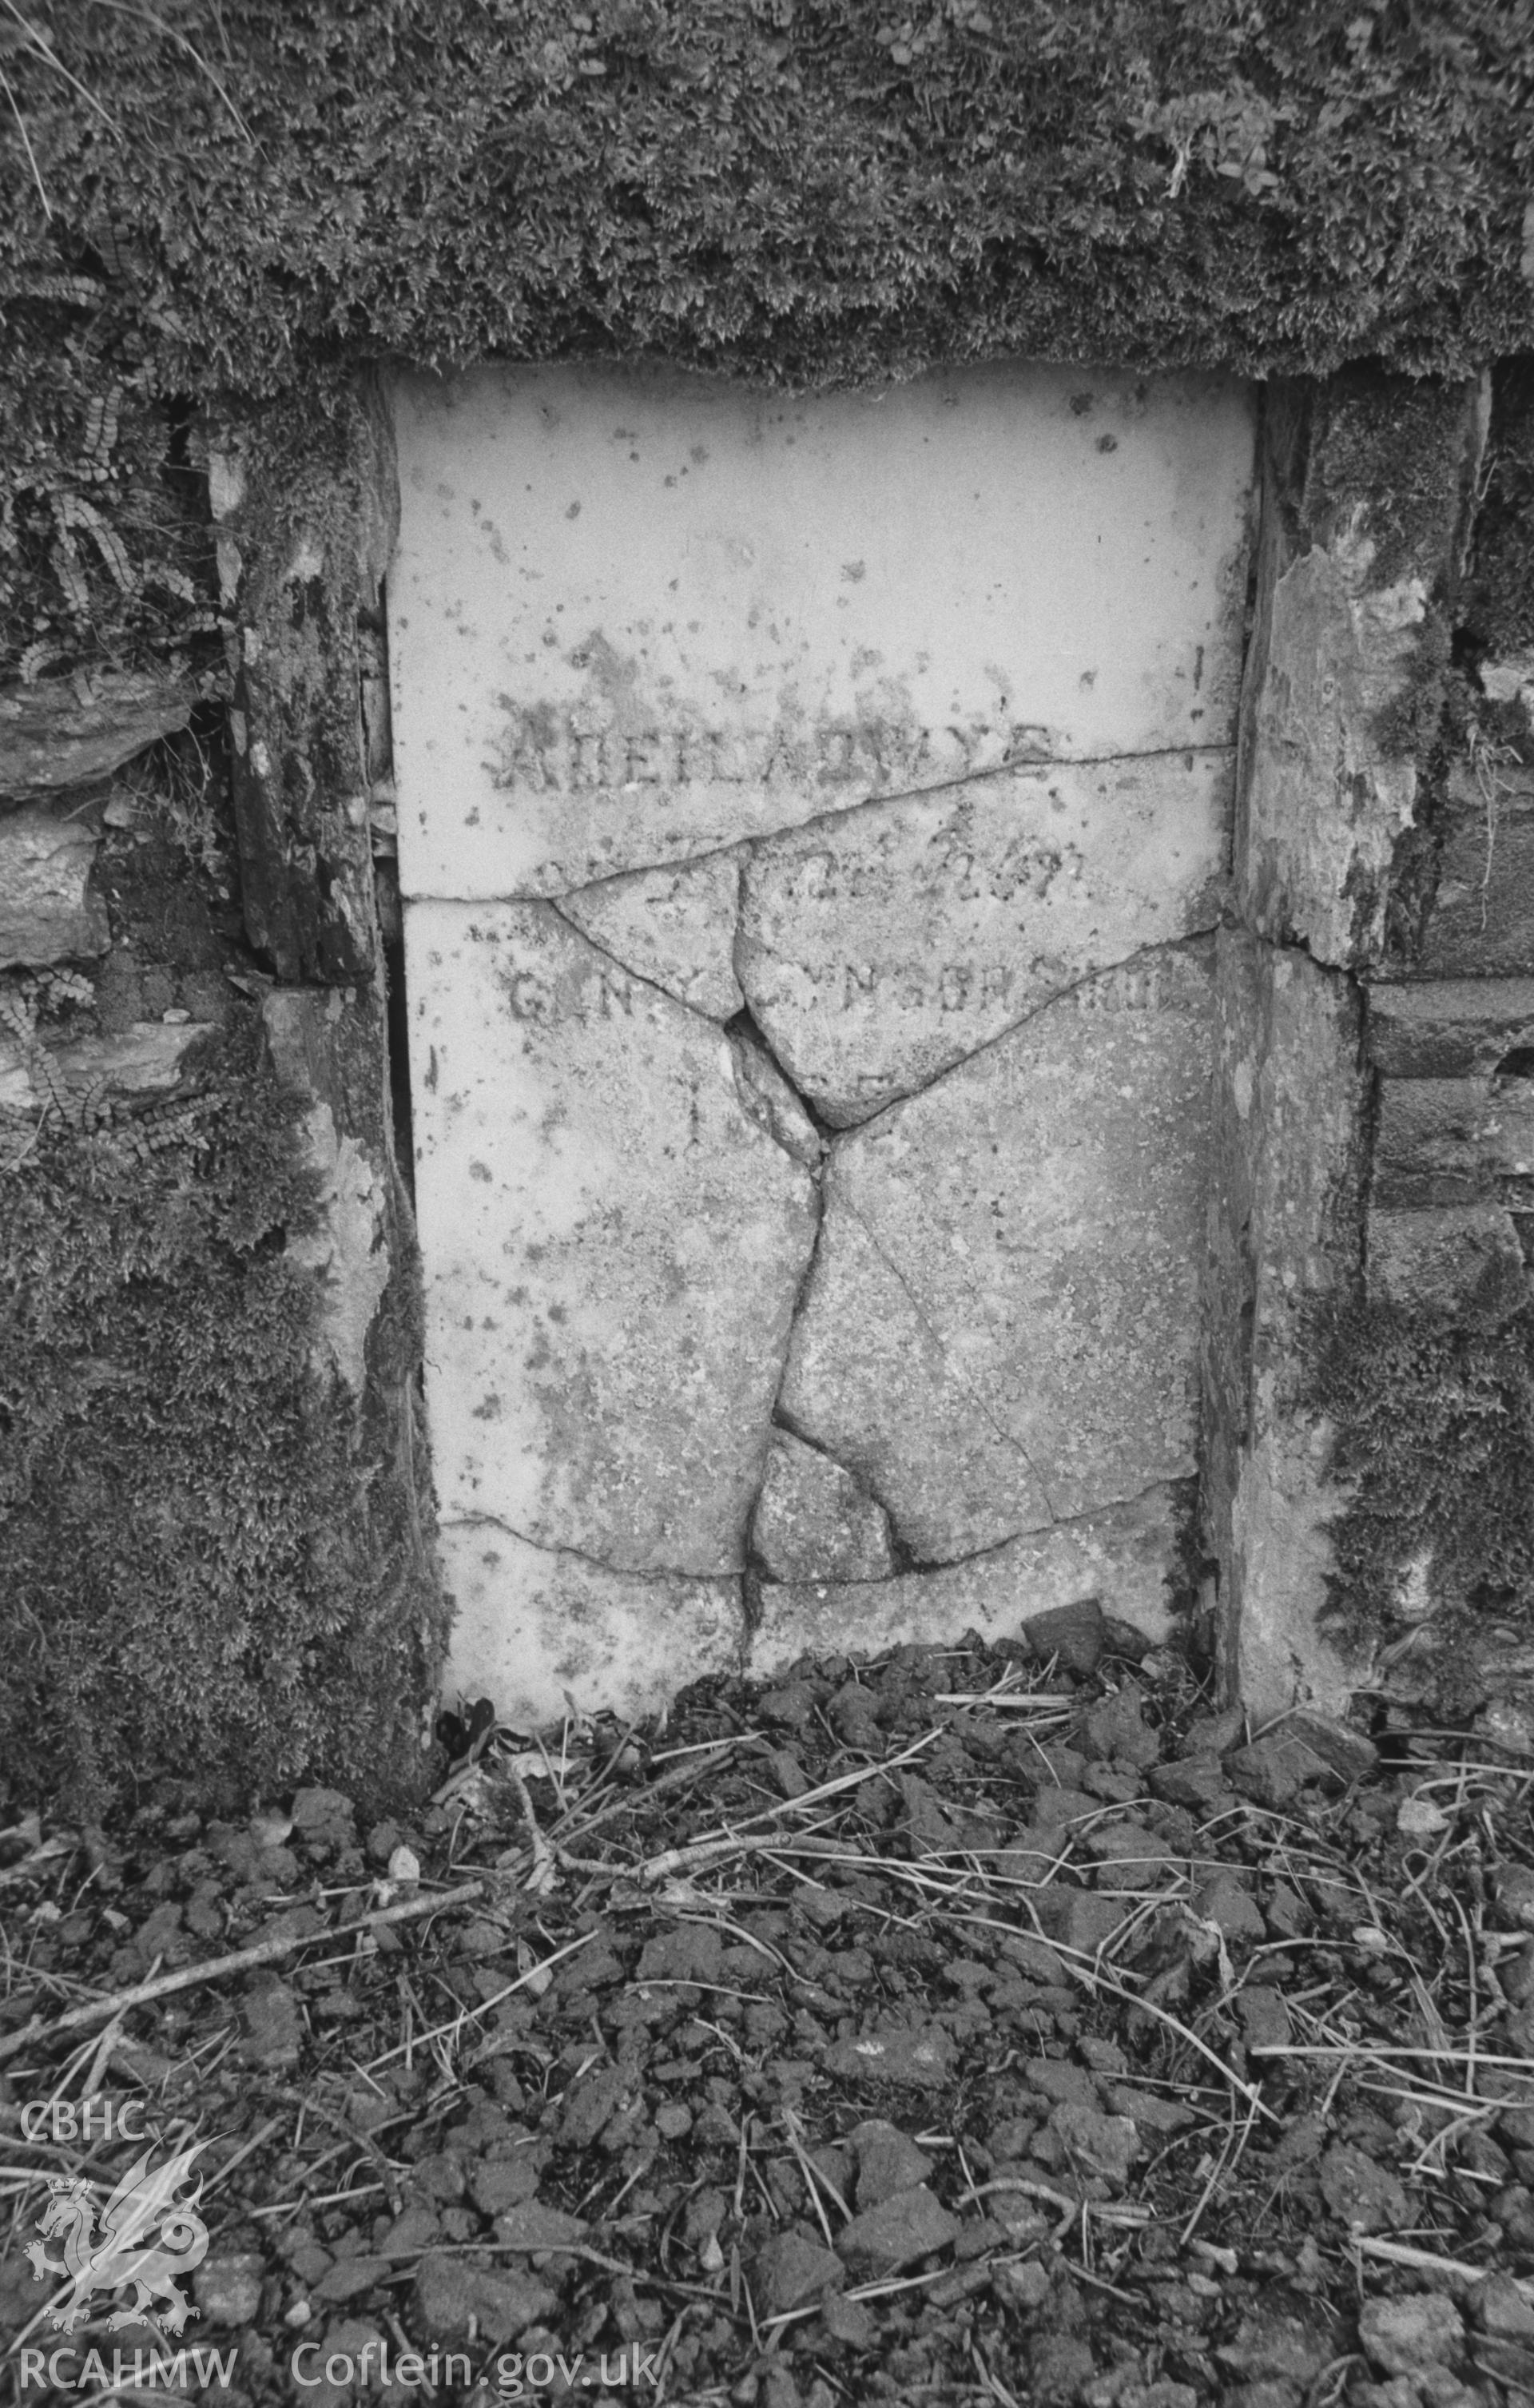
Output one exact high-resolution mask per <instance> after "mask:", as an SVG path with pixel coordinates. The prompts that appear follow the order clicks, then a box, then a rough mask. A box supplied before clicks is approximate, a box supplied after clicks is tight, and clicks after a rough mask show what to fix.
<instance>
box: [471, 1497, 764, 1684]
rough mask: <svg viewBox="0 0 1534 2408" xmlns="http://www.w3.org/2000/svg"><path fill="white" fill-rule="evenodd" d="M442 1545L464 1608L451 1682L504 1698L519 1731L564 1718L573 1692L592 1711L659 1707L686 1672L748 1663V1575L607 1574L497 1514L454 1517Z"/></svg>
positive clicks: (697, 1676) (698, 1674)
mask: <svg viewBox="0 0 1534 2408" xmlns="http://www.w3.org/2000/svg"><path fill="white" fill-rule="evenodd" d="M438 1547H439V1554H440V1558H441V1566H442V1580H443V1585H444V1587H445V1588H446V1589H447V1591H448V1593H449V1595H450V1596H451V1597H452V1599H453V1602H454V1603H455V1605H456V1607H457V1618H456V1621H455V1622H454V1625H453V1630H452V1656H451V1661H450V1665H449V1680H450V1684H451V1686H452V1687H453V1688H455V1689H457V1690H459V1691H461V1692H462V1693H463V1694H464V1695H465V1696H466V1697H471V1698H477V1697H492V1698H494V1699H495V1703H496V1706H497V1708H498V1710H499V1712H500V1713H501V1715H502V1717H503V1718H504V1719H505V1720H507V1721H509V1722H511V1723H513V1724H515V1725H516V1726H517V1727H520V1728H521V1729H523V1730H533V1729H535V1728H537V1727H538V1725H539V1724H540V1723H546V1722H548V1721H550V1720H552V1719H553V1718H554V1717H556V1716H558V1715H559V1714H561V1713H563V1712H564V1711H565V1709H566V1704H567V1702H568V1698H567V1694H566V1693H568V1695H573V1696H574V1697H575V1698H576V1699H578V1700H579V1702H580V1703H581V1706H582V1707H584V1708H586V1709H588V1710H589V1709H592V1708H595V1707H596V1706H606V1707H608V1708H609V1709H610V1710H611V1711H612V1712H613V1713H617V1714H622V1715H624V1716H627V1715H633V1714H641V1713H653V1712H654V1711H655V1709H656V1708H657V1707H658V1706H660V1705H661V1704H663V1703H664V1701H665V1700H666V1699H667V1697H668V1696H670V1695H671V1694H672V1693H673V1692H674V1690H675V1689H676V1687H677V1684H678V1681H679V1678H680V1677H681V1668H682V1667H685V1677H686V1678H687V1679H689V1680H702V1679H703V1678H704V1677H705V1675H706V1674H708V1673H710V1672H723V1671H725V1670H730V1669H732V1668H734V1667H735V1666H736V1665H738V1663H739V1661H740V1656H741V1652H742V1649H743V1648H744V1645H745V1638H746V1632H745V1617H744V1613H743V1610H742V1605H741V1598H740V1584H739V1582H738V1580H689V1579H684V1578H681V1577H680V1576H677V1577H673V1578H667V1577H666V1576H665V1575H655V1574H651V1575H649V1576H646V1575H644V1574H640V1573H634V1572H615V1571H609V1570H608V1569H607V1567H606V1566H605V1565H602V1564H595V1563H591V1562H588V1561H587V1560H586V1559H585V1558H584V1557H583V1556H581V1555H572V1554H569V1553H567V1552H564V1551H561V1550H558V1549H552V1548H544V1547H534V1546H529V1545H528V1544H527V1542H526V1541H525V1540H523V1539H519V1538H516V1537H514V1536H513V1535H512V1533H511V1532H509V1531H508V1530H505V1529H503V1528H502V1527H500V1526H499V1525H498V1524H497V1523H495V1522H489V1521H481V1522H446V1523H444V1525H443V1527H442V1530H441V1533H440V1538H439V1541H438Z"/></svg>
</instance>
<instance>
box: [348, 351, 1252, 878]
mask: <svg viewBox="0 0 1534 2408" xmlns="http://www.w3.org/2000/svg"><path fill="white" fill-rule="evenodd" d="M394 423H395V432H396V438H397V443H398V452H399V466H400V495H401V523H400V539H399V548H398V552H397V555H396V559H395V563H394V569H393V572H392V573H391V576H390V580H389V612H390V640H389V652H390V662H391V673H392V676H393V680H394V710H393V723H394V758H395V768H396V776H397V780H398V785H399V796H400V805H399V862H400V877H401V883H402V887H403V890H404V892H405V893H406V894H407V895H411V896H421V895H428V894H431V895H438V896H460V897H463V898H466V899H473V898H479V897H489V896H511V895H519V896H531V895H542V896H547V895H553V894H559V893H563V892H565V891H566V890H567V889H569V888H572V887H579V886H584V885H586V884H587V883H589V882H592V881H594V880H598V879H606V878H609V877H614V876H617V875H619V874H621V873H624V872H627V871H634V870H640V869H647V868H652V867H656V866H657V865H659V864H664V863H671V862H677V861H683V860H688V859H691V858H693V857H695V856H696V855H697V854H699V853H707V852H711V851H713V850H715V849H717V848H718V847H720V846H722V845H729V844H732V843H735V842H737V841H738V840H739V839H742V838H746V837H751V836H756V835H763V834H767V833H771V832H772V831H774V830H777V829H781V828H784V827H792V826H796V825H798V824H801V823H803V822H804V821H805V820H807V819H810V818H812V817H814V816H816V815H817V814H819V813H822V812H824V811H825V810H835V809H837V808H839V807H842V806H845V805H848V804H856V803H861V802H864V801H866V800H867V799H868V798H869V797H870V796H876V795H894V794H901V793H909V792H915V791H921V790H925V789H927V788H931V787H935V786H941V785H945V784H949V783H952V782H953V781H954V780H955V779H961V778H968V777H974V776H976V775H978V774H981V773H983V772H985V771H988V770H991V769H996V768H1000V767H1003V766H1004V765H1005V764H1007V763H1008V762H1010V761H1011V762H1015V761H1018V760H1025V759H1033V760H1038V759H1049V758H1063V759H1070V758H1074V759H1090V758H1098V757H1103V756H1107V755H1111V754H1121V753H1151V752H1162V751H1168V750H1179V749H1182V748H1184V747H1186V746H1190V745H1192V746H1203V745H1211V744H1213V745H1221V744H1226V743H1228V742H1229V741H1230V740H1231V738H1232V736H1233V734H1234V713H1235V704H1236V695H1237V681H1238V678H1239V674H1240V648H1241V610H1242V601H1243V597H1244V594H1245V581H1246V572H1245V556H1246V550H1247V540H1248V514H1249V489H1250V484H1251V478H1252V471H1253V448H1254V442H1253V406H1252V400H1251V395H1250V394H1249V393H1248V392H1247V391H1246V390H1244V389H1243V388H1242V387H1241V386H1240V384H1238V383H1236V382H1235V381H1233V380H1226V379H1224V378H1216V377H1209V376H1201V375H1186V376H1166V377H1158V378H1154V379H1146V378H1143V377H1140V376H1137V375H1136V374H1134V373H1133V372H1132V371H1129V370H1117V369H1114V370H1103V369H1096V368H1095V369H1091V370H1088V369H1083V368H1065V367H1054V366H1040V365H1038V364H1030V363H1025V362H1019V361H1011V362H1002V363H993V364H991V365H989V366H973V367H967V368H962V369H953V370H946V371H942V372H939V373H936V374H932V375H928V376H925V377H920V378H917V379H914V380H911V381H910V382H908V383H905V384H901V385H896V386H894V387H892V388H889V389H886V390H884V391H882V392H877V393H875V392H862V393H842V394H819V395H809V396H799V397H792V396H789V395H784V394H762V393H757V392H753V391H749V390H746V389H744V388H742V387H740V386H738V385H736V384H732V383H730V382H728V381H726V380H724V379H710V378H703V377H697V376H690V375H686V374H684V373H681V372H679V371H676V370H672V369H669V368H663V367H658V366H655V367H645V366H627V367H624V368H613V367H608V366H597V365H595V364H588V365H582V366H543V367H528V366H484V367H480V368H476V369H474V370H471V371H469V372H468V373H466V374H464V375H460V376H455V377H452V378H447V379H443V378H437V377H429V376H424V375H408V376H404V377H401V378H400V379H398V380H396V382H395V385H394Z"/></svg>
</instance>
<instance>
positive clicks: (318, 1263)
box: [262, 989, 389, 1397]
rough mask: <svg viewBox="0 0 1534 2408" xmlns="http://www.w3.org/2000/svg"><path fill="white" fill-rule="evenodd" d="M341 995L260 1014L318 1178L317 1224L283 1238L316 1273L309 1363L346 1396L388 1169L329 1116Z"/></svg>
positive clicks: (353, 1377) (378, 1250) (267, 1006)
mask: <svg viewBox="0 0 1534 2408" xmlns="http://www.w3.org/2000/svg"><path fill="white" fill-rule="evenodd" d="M341 1010H342V1006H341V999H340V996H338V995H337V994H336V993H335V991H334V990H332V992H331V993H330V994H329V995H328V996H326V995H321V994H316V993H315V992H314V991H313V990H312V989H308V990H299V991H294V990H292V989H289V990H287V991H282V990H279V991H278V992H276V993H275V994H271V995H268V996H265V998H264V1000H263V1004H262V1016H263V1018H264V1020H265V1026H266V1042H267V1046H268V1049H269V1051H270V1054H271V1057H272V1064H273V1067H274V1068H275V1069H276V1072H277V1075H278V1078H279V1080H280V1082H281V1084H282V1085H283V1086H284V1087H287V1088H288V1089H290V1090H291V1091H293V1092H295V1093H297V1094H299V1095H302V1096H304V1097H307V1098H308V1111H307V1112H306V1114H305V1117H304V1137H305V1144H306V1147H307V1150H308V1160H309V1165H310V1168H312V1169H314V1170H315V1171H317V1172H318V1173H319V1176H320V1180H321V1183H322V1186H321V1196H320V1209H321V1212H322V1215H323V1217H322V1219H321V1221H320V1223H319V1225H318V1226H317V1227H315V1228H313V1229H311V1230H310V1231H308V1234H307V1235H305V1236H303V1237H293V1238H290V1239H289V1240H288V1244H287V1254H288V1258H289V1260H290V1261H292V1262H294V1263H297V1264H299V1265H300V1266H301V1267H302V1268H303V1269H308V1270H314V1271H318V1272H320V1273H321V1274H322V1280H323V1320H322V1323H321V1328H320V1333H319V1336H318V1338H317V1340H316V1345H315V1361H316V1363H317V1365H318V1364H322V1363H325V1362H329V1363H333V1364H334V1365H335V1367H336V1369H337V1371H338V1372H339V1373H340V1376H341V1378H342V1379H343V1380H344V1381H345V1382H346V1384H347V1386H348V1387H349V1388H350V1389H351V1392H352V1394H353V1396H357V1397H360V1396H361V1394H362V1390H363V1385H364V1382H365V1380H366V1371H367V1359H366V1350H367V1333H368V1331H369V1329H371V1327H372V1326H373V1322H374V1319H375V1317H376V1315H377V1313H378V1310H379V1306H380V1304H381V1302H382V1300H383V1293H384V1290H385V1289H386V1288H387V1286H388V1284H389V1243H388V1177H387V1173H386V1171H385V1169H384V1167H383V1166H382V1165H381V1164H380V1163H377V1162H375V1161H374V1160H373V1159H372V1158H371V1157H370V1155H369V1153H368V1150H367V1148H366V1145H364V1144H363V1143H361V1142H360V1141H359V1140H358V1139H357V1138H355V1137H353V1136H350V1135H346V1134H343V1133H342V1131H340V1130H338V1129H337V1125H336V1109H335V1094H334V1088H335V1078H334V1071H333V1068H332V1067H331V1065H330V1063H329V1061H328V1058H327V1047H326V1031H327V1028H328V1027H330V1026H331V1025H333V1024H334V1023H335V1022H336V1021H337V1019H338V1018H339V1017H340V1013H341Z"/></svg>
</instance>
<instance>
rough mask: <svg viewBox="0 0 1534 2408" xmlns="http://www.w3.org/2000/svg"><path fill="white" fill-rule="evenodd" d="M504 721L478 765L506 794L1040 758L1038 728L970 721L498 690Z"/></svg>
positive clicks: (869, 782)
mask: <svg viewBox="0 0 1534 2408" xmlns="http://www.w3.org/2000/svg"><path fill="white" fill-rule="evenodd" d="M498 700H499V706H500V709H501V710H502V712H503V713H504V724H503V725H502V727H501V729H500V731H499V734H498V736H497V738H496V740H495V753H494V757H493V758H492V759H491V760H490V761H488V762H487V763H486V764H485V767H486V768H487V770H488V772H489V775H490V781H491V783H492V785H494V786H495V788H496V789H497V791H499V792H500V793H503V794H517V793H524V794H534V795H544V794H598V793H601V794H624V793H630V794H633V793H640V794H642V793H643V792H645V791H646V790H647V789H651V788H656V787H660V788H670V787H681V786H766V787H781V788H793V789H796V790H802V789H803V788H805V787H806V786H811V787H813V786H824V787H829V788H833V789H834V788H837V787H842V786H857V787H861V788H865V789H872V790H874V791H876V792H882V791H884V790H885V789H887V788H889V787H892V786H906V785H915V784H920V783H922V782H924V781H927V782H930V781H932V780H933V779H934V778H936V777H939V776H944V777H947V776H953V777H965V776H970V775H973V774H975V773H977V772H979V771H981V770H985V769H998V768H1003V767H1006V766H1007V764H1008V763H1010V762H1022V761H1040V760H1044V759H1047V757H1048V755H1049V751H1050V733H1049V730H1048V729H1047V728H1045V727H1039V726H1035V725H1032V724H1026V723H1024V722H1021V721H1016V722H1008V723H1006V724H999V723H998V724H991V723H990V722H987V721H982V720H974V721H969V722H967V723H964V724H953V725H950V726H945V727H922V726H916V725H914V724H909V723H904V722H901V721H898V720H889V719H873V718H868V719H858V720H855V721H851V722H842V723H834V724H828V725H822V726H817V727H814V728H812V729H811V728H803V727H799V728H784V727H777V728H764V729H755V730H752V729H736V728H727V727H696V726H681V727H665V726H646V727H639V728H624V727H618V726H613V725H610V724H592V723H590V722H588V721H587V720H586V719H585V718H584V717H583V716H582V714H581V712H579V711H574V712H571V713H569V714H567V715H564V716H562V715H561V714H559V713H558V712H556V711H555V710H553V709H552V707H551V706H550V705H548V704H546V703H537V704H532V705H522V704H518V703H516V702H514V701H513V700H512V699H511V697H510V696H509V695H500V696H499V697H498Z"/></svg>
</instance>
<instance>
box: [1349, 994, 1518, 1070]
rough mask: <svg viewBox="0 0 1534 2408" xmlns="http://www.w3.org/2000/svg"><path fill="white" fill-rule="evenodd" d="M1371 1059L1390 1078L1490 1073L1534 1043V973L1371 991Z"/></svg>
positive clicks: (1369, 1032) (1369, 1033) (1369, 1029)
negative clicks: (1530, 976)
mask: <svg viewBox="0 0 1534 2408" xmlns="http://www.w3.org/2000/svg"><path fill="white" fill-rule="evenodd" d="M1368 1035H1369V1060H1370V1061H1371V1062H1372V1063H1373V1065H1374V1067H1375V1068H1376V1069H1377V1070H1381V1071H1383V1073H1384V1074H1385V1076H1386V1077H1387V1078H1391V1079H1485V1078H1489V1077H1491V1075H1492V1074H1493V1073H1494V1072H1495V1070H1496V1069H1497V1068H1498V1064H1499V1063H1500V1062H1502V1061H1503V1060H1505V1058H1506V1056H1507V1055H1508V1054H1512V1053H1514V1052H1517V1051H1524V1052H1527V1050H1528V1049H1529V1048H1531V1047H1534V979H1518V978H1508V979H1490V978H1488V979H1435V980H1432V981H1430V982H1412V983H1411V984H1410V985H1399V986H1398V985H1384V984H1383V983H1379V982H1376V983H1375V984H1374V985H1372V986H1371V987H1370V988H1369V1026H1368Z"/></svg>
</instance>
